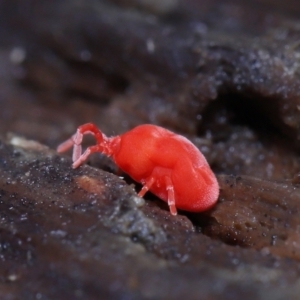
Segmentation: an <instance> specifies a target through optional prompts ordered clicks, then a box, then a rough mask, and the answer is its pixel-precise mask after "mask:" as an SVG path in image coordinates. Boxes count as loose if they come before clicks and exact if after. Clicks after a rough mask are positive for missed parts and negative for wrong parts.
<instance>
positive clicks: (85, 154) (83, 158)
mask: <svg viewBox="0 0 300 300" xmlns="http://www.w3.org/2000/svg"><path fill="white" fill-rule="evenodd" d="M101 150H102V146H100V145H95V146H91V147H88V148H87V149H86V150H85V151H84V152H83V154H81V155H80V156H79V157H78V158H77V159H76V160H73V165H72V167H73V169H76V168H77V167H79V166H80V165H82V164H83V163H84V162H85V161H86V160H87V158H88V157H89V156H90V155H91V154H92V153H95V152H101Z"/></svg>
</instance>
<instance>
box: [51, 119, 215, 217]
mask: <svg viewBox="0 0 300 300" xmlns="http://www.w3.org/2000/svg"><path fill="white" fill-rule="evenodd" d="M87 133H90V134H93V135H94V136H95V138H96V140H97V144H96V145H95V146H91V147H89V148H87V149H86V151H85V152H84V153H83V154H82V150H81V142H82V138H83V135H84V134H87ZM72 146H73V168H77V167H78V166H80V165H81V164H82V163H84V162H85V160H86V159H87V158H88V156H89V155H90V154H92V153H94V152H101V153H104V154H105V155H107V156H109V157H111V158H112V159H113V160H114V161H115V163H116V165H117V166H118V167H119V168H120V169H122V170H123V171H124V172H125V173H127V174H128V175H130V177H132V178H133V179H134V180H135V181H137V182H140V183H141V184H142V185H143V188H142V189H141V191H140V192H139V196H140V197H143V196H144V194H145V193H146V192H147V191H148V190H150V191H151V192H152V193H153V194H155V195H156V196H158V197H159V198H161V199H162V200H164V201H166V202H167V203H168V205H169V208H170V212H171V214H172V215H176V214H177V208H179V209H182V210H186V211H192V212H201V211H204V210H208V209H210V208H211V207H212V206H213V205H214V204H215V203H216V202H217V199H218V196H219V185H218V182H217V179H216V177H215V175H214V173H213V172H212V170H211V169H210V167H209V165H208V163H207V161H206V159H205V157H204V156H203V154H202V153H201V152H200V151H199V150H198V148H197V147H196V146H195V145H194V144H192V143H191V142H190V141H189V140H188V139H186V138H185V137H183V136H181V135H178V134H175V133H173V132H171V131H169V130H167V129H164V128H162V127H159V126H155V125H150V124H145V125H140V126H137V127H135V128H133V129H132V130H130V131H128V132H126V133H124V134H122V135H119V136H115V137H106V136H105V135H104V134H103V133H102V132H101V131H100V130H99V129H98V128H97V127H96V125H94V124H92V123H88V124H85V125H82V126H80V127H78V129H77V132H76V133H75V134H74V135H73V136H72V137H71V138H70V139H68V140H67V141H65V142H64V143H62V144H61V145H60V146H59V147H58V149H57V151H58V152H64V151H66V150H68V149H69V148H71V147H72Z"/></svg>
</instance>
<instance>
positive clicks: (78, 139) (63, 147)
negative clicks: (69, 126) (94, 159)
mask: <svg viewBox="0 0 300 300" xmlns="http://www.w3.org/2000/svg"><path fill="white" fill-rule="evenodd" d="M85 134H92V135H94V136H95V138H96V139H97V142H98V144H100V143H102V142H103V140H104V139H105V138H106V137H105V135H104V134H103V133H102V132H101V131H100V130H99V129H98V127H97V126H96V125H95V124H93V123H87V124H84V125H81V126H79V127H78V128H77V132H76V133H75V134H74V135H73V136H72V137H71V138H69V139H68V140H66V141H65V142H63V143H61V144H60V145H59V146H58V147H57V152H59V153H61V152H65V151H67V150H68V149H70V148H71V147H72V146H73V156H72V158H73V162H74V163H75V162H77V161H78V160H79V158H80V157H81V154H82V147H81V143H82V139H83V135H85ZM86 157H87V156H86ZM81 161H82V159H81ZM76 165H77V166H79V165H80V163H79V164H78V163H76Z"/></svg>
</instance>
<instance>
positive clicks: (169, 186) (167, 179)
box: [165, 176, 177, 216]
mask: <svg viewBox="0 0 300 300" xmlns="http://www.w3.org/2000/svg"><path fill="white" fill-rule="evenodd" d="M165 182H166V189H167V192H168V205H169V208H170V212H171V214H172V215H173V216H176V215H177V209H176V206H175V193H174V186H173V183H172V181H171V179H170V177H167V176H166V177H165Z"/></svg>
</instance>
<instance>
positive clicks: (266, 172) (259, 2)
mask: <svg viewBox="0 0 300 300" xmlns="http://www.w3.org/2000/svg"><path fill="white" fill-rule="evenodd" d="M297 14H299V8H298V4H297V2H296V1H292V0H288V1H285V3H284V4H282V2H280V1H267V0H256V1H251V4H250V3H249V1H234V0H232V1H229V0H214V1H211V0H209V1H208V0H202V1H194V0H188V1H180V0H177V1H176V0H173V1H172V0H168V1H167V0H166V1H133V0H130V1H124V0H114V1H96V0H89V1H81V0H77V1H70V0H69V1H63V2H62V1H56V0H55V1H41V0H26V1H24V0H22V1H21V0H20V1H14V3H12V2H11V1H8V0H3V1H0V37H1V39H0V41H1V42H0V50H1V51H0V65H1V72H0V78H1V80H0V87H1V89H0V104H1V110H0V134H1V136H2V138H1V144H0V205H1V211H0V214H1V218H0V231H1V234H0V258H1V261H2V268H1V273H0V278H1V281H0V297H1V299H33V298H36V299H54V298H55V299H99V298H101V299H105V298H109V299H145V298H147V299H149V298H155V299H157V298H161V299H162V298H163V299H167V298H169V299H182V298H183V297H186V295H187V293H188V295H189V298H190V299H298V297H299V296H298V295H299V293H300V282H299V273H300V262H299V261H300V255H299V253H300V238H299V237H300V232H299V228H300V226H299V225H300V221H299V220H300V218H299V208H300V207H299V206H300V185H299V184H300V181H299V174H300V173H299V171H300V160H299V155H298V151H299V137H300V135H299V134H300V131H299V128H300V126H299V125H300V113H299V105H300V103H299V99H300V97H299V96H300V90H299V86H300V85H299V70H300V69H299V37H300V30H299V24H298V20H297V19H296V18H297ZM90 121H92V122H94V123H96V124H97V125H99V127H100V128H101V129H102V130H103V131H104V132H105V133H106V134H108V135H109V134H118V133H121V132H125V131H126V130H128V129H130V128H132V127H133V126H135V125H137V124H141V123H154V124H158V125H161V126H165V127H167V128H170V129H171V130H173V131H176V132H178V133H181V134H184V135H185V136H187V137H188V138H190V139H191V140H192V141H193V142H194V143H195V144H196V145H197V146H198V147H199V148H200V149H201V150H202V152H203V153H204V155H205V156H206V157H207V159H208V161H209V163H210V164H211V166H212V167H213V169H214V170H215V172H216V173H217V176H218V180H219V182H220V187H221V191H220V198H219V202H218V204H217V205H216V206H215V208H214V209H212V210H211V211H209V212H206V213H202V214H192V213H185V212H180V214H179V215H178V216H177V217H172V216H171V215H170V213H169V211H168V208H167V206H166V204H165V203H163V202H162V201H160V200H159V199H157V198H155V197H154V196H153V195H151V194H147V195H146V197H145V200H144V201H143V200H142V199H140V198H138V197H137V195H136V193H135V190H134V188H135V187H136V188H137V189H139V188H140V187H139V186H137V185H136V184H135V183H134V182H132V181H131V180H130V178H129V177H127V176H125V180H123V179H120V178H119V177H118V176H116V175H115V173H116V169H117V168H116V166H114V164H113V163H112V162H111V161H109V160H108V159H106V158H105V157H102V156H100V155H99V156H97V155H95V156H93V157H92V158H91V160H90V162H89V164H90V165H91V166H92V167H91V166H83V167H81V168H79V169H77V170H72V169H71V167H70V166H71V160H70V158H68V157H67V156H58V155H57V154H56V153H55V151H53V150H50V148H53V149H54V148H55V147H56V146H57V145H58V144H59V143H60V142H61V141H63V140H64V139H65V138H67V137H68V136H69V135H70V134H72V133H73V132H74V131H75V129H76V127H77V126H78V125H79V124H81V123H85V122H90ZM9 132H11V133H13V134H9ZM20 136H24V137H26V138H21V137H20ZM37 141H38V142H37ZM89 142H92V140H88V139H87V143H89ZM44 145H47V146H49V147H50V148H47V146H44ZM132 160H133V163H134V155H133V158H132ZM187 188H188V183H187Z"/></svg>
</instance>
